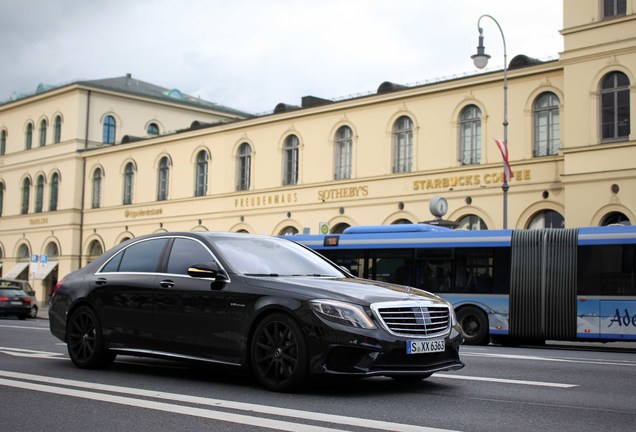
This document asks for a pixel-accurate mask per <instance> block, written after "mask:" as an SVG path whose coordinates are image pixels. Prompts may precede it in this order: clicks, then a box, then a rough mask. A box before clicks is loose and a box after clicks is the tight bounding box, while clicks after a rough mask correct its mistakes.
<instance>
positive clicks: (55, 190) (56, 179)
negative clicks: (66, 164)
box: [49, 173, 60, 211]
mask: <svg viewBox="0 0 636 432" xmlns="http://www.w3.org/2000/svg"><path fill="white" fill-rule="evenodd" d="M59 192H60V175H59V174H58V173H53V175H52V176H51V194H50V196H49V211H55V210H57V200H58V196H59Z"/></svg>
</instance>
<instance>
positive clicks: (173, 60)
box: [0, 0, 563, 113]
mask: <svg viewBox="0 0 636 432" xmlns="http://www.w3.org/2000/svg"><path fill="white" fill-rule="evenodd" d="M483 14H489V15H492V16H493V17H494V18H496V19H497V21H498V22H499V24H500V25H501V27H502V29H503V32H504V35H505V38H506V44H507V52H508V61H510V60H511V59H512V58H513V57H514V56H515V55H518V54H525V55H528V56H531V57H535V58H539V59H541V60H550V59H558V56H559V53H560V52H561V51H562V50H563V40H562V37H561V35H560V34H559V31H560V30H561V29H562V26H563V11H562V1H560V0H444V1H440V0H311V1H310V0H0V45H1V47H2V49H1V52H2V59H3V60H2V62H0V101H6V100H8V99H9V98H11V97H12V96H13V95H14V94H16V93H31V92H33V91H35V89H36V87H37V85H38V84H39V83H45V84H51V85H60V84H65V83H69V82H73V81H77V80H85V79H89V80H90V79H101V78H111V77H117V76H123V75H125V74H126V73H131V74H132V75H133V77H135V78H138V79H140V80H143V81H148V82H151V83H153V84H157V85H160V86H163V87H167V88H177V89H179V90H181V91H182V92H184V93H187V94H190V95H193V96H200V97H202V98H204V99H207V100H210V101H213V102H217V103H219V104H222V105H225V106H229V107H232V108H236V109H240V110H243V111H247V112H250V113H263V112H267V111H272V110H273V109H274V107H275V106H276V104H278V103H279V102H285V103H290V104H293V105H299V104H300V98H301V97H302V96H306V95H312V96H318V97H323V98H326V99H340V98H343V97H350V96H354V95H358V94H366V93H368V92H370V91H373V92H374V91H375V90H377V88H378V86H379V85H380V84H381V83H382V82H383V81H392V82H395V83H400V84H416V83H424V82H427V81H430V80H435V79H438V78H451V77H453V76H456V75H463V74H465V73H473V72H475V70H476V69H475V67H474V66H473V64H472V61H471V59H470V56H471V55H472V54H474V53H475V51H476V46H477V36H478V31H477V20H478V18H479V17H480V16H481V15H483ZM481 24H482V27H483V29H484V36H485V46H486V52H487V53H489V54H490V55H491V56H492V58H491V60H490V64H489V65H488V68H489V69H500V68H502V67H503V63H504V62H503V43H502V38H501V35H500V33H499V30H498V28H497V26H496V24H495V23H494V22H493V21H492V20H489V19H486V18H485V19H483V20H482V21H481Z"/></svg>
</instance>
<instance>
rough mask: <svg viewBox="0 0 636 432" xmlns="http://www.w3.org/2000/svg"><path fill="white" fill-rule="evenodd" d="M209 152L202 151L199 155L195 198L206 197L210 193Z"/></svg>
mask: <svg viewBox="0 0 636 432" xmlns="http://www.w3.org/2000/svg"><path fill="white" fill-rule="evenodd" d="M208 158H209V156H208V152H206V151H205V150H201V151H200V152H199V154H198V155H197V169H196V185H195V188H194V195H195V196H204V195H205V194H206V193H207V192H208Z"/></svg>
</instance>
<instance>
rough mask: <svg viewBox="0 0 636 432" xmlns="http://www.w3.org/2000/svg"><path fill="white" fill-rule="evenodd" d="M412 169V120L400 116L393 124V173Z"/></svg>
mask: <svg viewBox="0 0 636 432" xmlns="http://www.w3.org/2000/svg"><path fill="white" fill-rule="evenodd" d="M412 168H413V120H411V119H410V118H409V117H407V116H402V117H400V118H399V119H397V120H396V121H395V123H394V124H393V172H394V173H402V172H410V171H411V169H412Z"/></svg>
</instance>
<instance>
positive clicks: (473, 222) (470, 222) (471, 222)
mask: <svg viewBox="0 0 636 432" xmlns="http://www.w3.org/2000/svg"><path fill="white" fill-rule="evenodd" d="M457 223H458V224H459V225H458V226H457V229H465V230H471V231H477V230H487V229H488V225H486V222H484V220H483V219H482V218H480V217H479V216H477V215H472V214H471V215H466V216H464V217H463V218H461V219H460V220H458V221H457Z"/></svg>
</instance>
